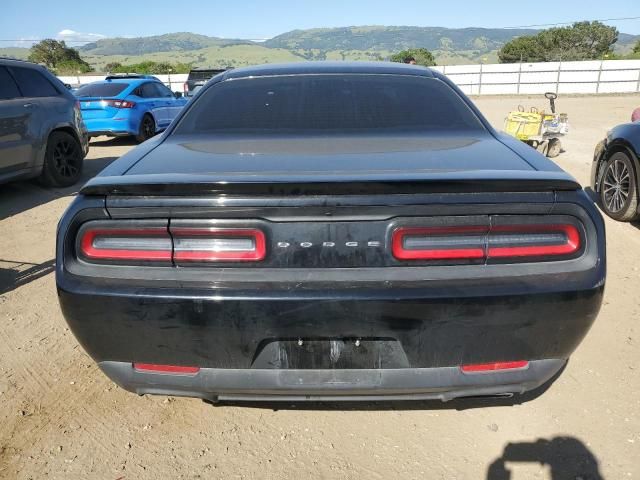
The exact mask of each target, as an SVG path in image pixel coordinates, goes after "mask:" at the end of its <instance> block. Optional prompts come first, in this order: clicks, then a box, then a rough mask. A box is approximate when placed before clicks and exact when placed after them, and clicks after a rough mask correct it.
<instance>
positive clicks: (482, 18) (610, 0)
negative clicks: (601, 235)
mask: <svg viewBox="0 0 640 480" xmlns="http://www.w3.org/2000/svg"><path fill="white" fill-rule="evenodd" d="M0 3H1V6H2V14H1V16H0V40H3V41H2V42H0V46H12V45H16V44H19V43H18V42H16V40H20V39H42V38H51V37H53V38H62V39H66V40H67V41H70V42H74V41H78V40H90V39H96V38H100V37H101V36H107V37H114V36H147V35H156V34H161V33H170V32H181V31H189V32H195V33H202V34H205V35H211V36H219V37H226V38H249V39H264V38H270V37H272V36H275V35H277V34H279V33H284V32H286V31H288V30H293V29H303V28H312V27H337V26H348V25H417V26H442V27H471V26H472V27H514V26H522V25H532V24H548V23H555V22H569V21H577V20H582V19H607V18H619V17H637V16H640V0H607V1H605V2H602V1H593V0H591V1H590V0H553V1H547V0H536V1H535V2H527V1H526V0H522V1H518V0H509V1H507V0H450V1H445V2H443V1H442V0H439V1H432V0H396V1H389V0H352V1H350V0H315V1H303V0H298V1H295V0H270V1H258V0H247V1H240V0H235V1H233V0H231V1H230V0H225V1H208V0H192V1H189V2H179V1H175V0H173V1H164V0H154V1H149V0H139V1H131V0H129V1H122V0H104V1H99V0H85V1H81V0H80V1H79V0H76V1H67V0H2V1H1V2H0ZM527 4H530V5H535V8H526V9H525V8H522V7H517V5H527ZM607 23H609V24H612V25H615V26H617V27H618V29H619V30H620V31H621V32H625V33H631V34H640V20H637V19H636V20H624V21H616V22H607ZM5 40H8V41H5ZM75 44H76V45H77V43H75Z"/></svg>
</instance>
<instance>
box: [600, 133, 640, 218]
mask: <svg viewBox="0 0 640 480" xmlns="http://www.w3.org/2000/svg"><path fill="white" fill-rule="evenodd" d="M638 152H640V123H638V122H632V123H625V124H622V125H618V126H617V127H614V128H613V129H612V130H611V131H609V132H608V133H607V137H606V138H605V139H604V140H602V141H601V142H600V143H598V145H597V146H596V150H595V153H594V155H593V163H592V164H591V188H592V189H593V190H594V191H595V192H596V193H597V194H598V197H599V200H600V206H601V207H602V209H603V210H604V212H605V213H606V214H607V215H609V216H610V217H611V218H613V219H615V220H620V221H622V222H630V221H632V220H637V219H638V217H639V214H638V208H639V205H638V185H640V177H639V176H638V175H639V174H640V162H639V160H638V158H639V157H638Z"/></svg>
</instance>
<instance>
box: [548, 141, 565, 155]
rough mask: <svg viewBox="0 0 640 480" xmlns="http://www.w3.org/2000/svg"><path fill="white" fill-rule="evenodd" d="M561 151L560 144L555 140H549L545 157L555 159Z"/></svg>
mask: <svg viewBox="0 0 640 480" xmlns="http://www.w3.org/2000/svg"><path fill="white" fill-rule="evenodd" d="M561 151H562V143H560V140H559V139H557V138H552V139H551V140H549V148H547V157H549V158H556V157H557V156H558V155H560V152H561Z"/></svg>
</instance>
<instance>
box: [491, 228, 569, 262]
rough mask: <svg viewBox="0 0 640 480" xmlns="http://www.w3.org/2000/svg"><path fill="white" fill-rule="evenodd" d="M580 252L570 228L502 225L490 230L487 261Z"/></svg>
mask: <svg viewBox="0 0 640 480" xmlns="http://www.w3.org/2000/svg"><path fill="white" fill-rule="evenodd" d="M579 249H580V232H578V229H577V228H576V227H575V226H574V225H502V226H496V227H493V228H492V229H491V234H490V235H489V248H488V252H487V256H488V258H505V257H507V258H508V257H539V256H547V255H550V256H555V255H571V254H573V253H575V252H577V251H578V250H579Z"/></svg>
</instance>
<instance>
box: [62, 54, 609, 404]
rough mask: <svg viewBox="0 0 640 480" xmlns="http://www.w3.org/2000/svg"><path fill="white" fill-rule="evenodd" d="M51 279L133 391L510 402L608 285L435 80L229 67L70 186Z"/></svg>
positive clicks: (581, 212)
mask: <svg viewBox="0 0 640 480" xmlns="http://www.w3.org/2000/svg"><path fill="white" fill-rule="evenodd" d="M56 281H57V287H58V294H59V300H60V304H61V306H62V310H63V312H64V315H65V317H66V319H67V321H68V323H69V325H70V327H71V329H72V331H73V332H74V334H75V335H76V337H77V338H78V340H79V341H80V343H81V344H82V346H83V347H84V348H85V349H86V351H87V352H88V353H89V354H90V355H91V356H92V357H93V358H94V359H95V361H96V362H98V364H99V365H100V367H101V369H102V370H103V371H104V372H105V373H106V374H107V375H108V376H109V377H110V378H111V379H113V380H114V381H115V382H116V383H118V384H119V385H121V386H122V387H124V388H126V389H127V390H131V391H133V392H137V393H138V394H145V393H156V394H170V395H186V396H193V397H201V398H204V399H208V400H212V401H215V400H233V401H241V400H247V399H251V400H255V399H259V400H295V399H299V400H353V399H367V400H368V399H441V400H450V399H453V398H457V397H466V396H501V395H512V394H519V393H523V392H525V391H528V390H532V389H535V388H537V387H540V386H541V385H543V384H547V383H548V382H550V381H552V379H553V378H555V376H556V374H557V373H558V372H559V371H560V370H561V369H562V368H563V366H564V365H565V363H566V362H567V360H568V358H569V356H570V355H571V353H572V352H573V351H574V349H575V348H576V347H577V346H578V344H579V343H580V341H581V340H582V338H583V337H584V336H585V334H586V333H587V331H588V330H589V328H590V326H591V324H592V323H593V321H594V319H595V318H596V315H597V313H598V310H599V308H600V304H601V301H602V295H603V290H604V283H605V232H604V225H603V221H602V218H601V216H600V214H599V213H598V211H597V209H596V208H595V207H594V205H593V203H592V201H591V200H590V199H589V198H588V196H587V195H586V194H585V192H584V191H583V190H582V188H581V187H580V185H579V184H578V183H576V181H575V180H574V179H573V178H572V177H571V176H569V175H568V174H566V173H564V172H563V171H562V170H561V169H560V168H558V167H557V166H556V165H555V164H554V163H552V162H551V161H549V160H548V159H546V158H545V157H543V156H542V155H540V154H539V153H537V152H536V151H535V150H533V149H531V148H529V147H528V146H526V145H524V144H523V143H521V142H518V141H517V140H514V139H512V138H510V137H508V136H505V135H502V134H499V133H497V132H496V131H494V129H493V128H492V127H491V126H490V125H489V124H488V122H487V121H486V120H485V119H484V118H483V116H482V115H481V114H480V112H479V111H478V110H477V109H476V107H475V106H474V105H473V103H472V102H471V101H470V100H469V99H468V98H467V97H466V96H465V95H464V94H463V93H461V92H460V91H459V90H458V88H457V87H456V86H455V85H453V84H452V83H451V82H450V81H449V80H448V79H447V78H446V77H444V76H443V75H441V74H439V73H438V72H436V71H432V70H430V69H427V68H422V67H416V66H411V65H399V64H389V63H382V62H380V63H346V62H339V63H325V62H317V63H299V64H290V65H267V66H261V67H252V68H245V69H238V70H231V71H228V72H226V73H225V74H223V75H220V76H218V77H217V79H216V80H214V81H212V82H210V83H208V84H207V85H206V86H205V87H203V88H202V89H201V90H200V91H199V92H198V93H197V94H196V96H195V97H194V99H193V100H192V101H191V102H190V104H189V105H188V106H187V107H186V108H185V109H184V111H183V112H182V113H181V114H180V116H179V117H178V118H177V119H176V121H174V122H173V123H172V125H171V126H170V127H169V128H168V129H167V131H166V132H165V133H164V134H163V135H161V136H158V137H155V138H153V139H151V140H149V141H147V142H145V143H144V144H142V145H140V146H139V147H137V148H135V149H133V150H132V151H130V152H129V153H127V154H126V155H124V156H123V157H122V158H120V159H119V160H117V161H115V162H114V163H112V164H111V165H110V166H109V167H108V168H107V169H106V170H104V171H103V172H102V173H101V174H100V175H99V176H98V177H96V178H94V179H93V180H91V181H90V182H89V183H88V184H87V185H85V186H84V188H82V190H81V191H80V194H79V195H78V196H77V198H76V199H75V201H74V202H73V203H72V204H71V206H70V207H69V209H68V210H67V212H66V213H65V214H64V216H63V218H62V220H61V221H60V224H59V228H58V238H57V261H56Z"/></svg>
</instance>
